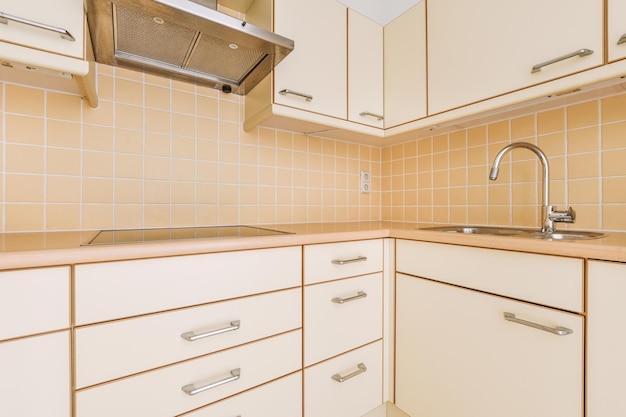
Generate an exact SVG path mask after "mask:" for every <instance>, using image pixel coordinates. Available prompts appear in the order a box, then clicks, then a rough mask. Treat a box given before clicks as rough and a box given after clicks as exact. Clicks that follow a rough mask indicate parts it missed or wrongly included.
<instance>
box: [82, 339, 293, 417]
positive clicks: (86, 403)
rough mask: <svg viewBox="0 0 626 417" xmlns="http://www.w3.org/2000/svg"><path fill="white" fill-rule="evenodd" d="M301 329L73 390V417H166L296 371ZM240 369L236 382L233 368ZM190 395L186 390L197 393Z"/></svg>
mask: <svg viewBox="0 0 626 417" xmlns="http://www.w3.org/2000/svg"><path fill="white" fill-rule="evenodd" d="M301 338H302V334H301V331H300V330H296V331H292V332H289V333H285V334H282V335H279V336H274V337H271V338H268V339H264V340H262V341H259V342H254V343H249V344H247V345H244V346H240V347H238V348H236V349H229V350H225V351H221V352H219V353H215V354H212V355H208V356H204V357H201V358H197V359H194V360H190V361H187V362H183V363H180V364H177V365H175V366H170V367H166V368H160V369H158V370H156V371H152V372H147V373H144V374H140V375H136V376H134V377H131V378H127V379H122V380H118V381H115V382H112V383H109V384H105V385H99V386H97V387H95V388H89V389H85V390H81V391H78V392H77V394H76V417H111V416H137V417H140V416H149V417H161V416H162V417H171V416H173V415H178V414H181V413H184V412H186V411H190V410H193V409H196V408H199V407H202V406H204V405H206V404H210V403H213V402H215V401H218V400H220V399H222V398H225V397H228V396H231V395H233V394H237V393H239V392H242V391H244V390H247V389H250V388H252V387H255V386H258V385H260V384H263V383H264V382H267V381H270V380H273V379H276V378H279V377H281V376H283V375H287V374H290V373H293V372H296V371H298V370H299V369H300V368H301V348H302V346H301ZM236 369H239V370H240V374H239V378H238V379H235V378H236V372H235V370H236ZM211 385H213V386H214V387H213V388H207V389H206V390H204V391H201V392H198V393H196V394H194V395H190V394H188V393H185V392H183V387H186V389H188V390H189V389H202V388H205V387H208V386H211Z"/></svg>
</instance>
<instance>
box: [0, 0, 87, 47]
mask: <svg viewBox="0 0 626 417" xmlns="http://www.w3.org/2000/svg"><path fill="white" fill-rule="evenodd" d="M0 11H1V12H2V13H5V15H6V16H5V20H4V22H2V24H0V40H3V41H5V42H9V43H12V44H17V45H21V46H27V47H30V48H34V49H39V50H43V51H49V52H54V53H56V54H59V55H66V56H69V57H74V58H83V53H84V45H83V42H84V33H83V31H84V26H83V25H84V16H83V0H48V1H42V0H36V1H35V0H32V1H3V2H2V10H0Z"/></svg>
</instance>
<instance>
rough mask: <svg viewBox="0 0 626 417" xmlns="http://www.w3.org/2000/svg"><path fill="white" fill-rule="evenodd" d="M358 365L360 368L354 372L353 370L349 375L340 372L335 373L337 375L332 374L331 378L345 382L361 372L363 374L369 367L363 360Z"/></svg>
mask: <svg viewBox="0 0 626 417" xmlns="http://www.w3.org/2000/svg"><path fill="white" fill-rule="evenodd" d="M356 367H357V368H359V369H357V370H356V371H354V372H352V373H350V374H348V375H345V376H341V375H339V374H335V375H333V376H331V378H332V379H334V380H335V381H337V382H345V381H347V380H348V379H350V378H354V377H355V376H357V375H359V374H362V373H363V372H365V371H367V367H366V366H365V364H364V363H362V362H361V363H360V364H358V365H357V366H356Z"/></svg>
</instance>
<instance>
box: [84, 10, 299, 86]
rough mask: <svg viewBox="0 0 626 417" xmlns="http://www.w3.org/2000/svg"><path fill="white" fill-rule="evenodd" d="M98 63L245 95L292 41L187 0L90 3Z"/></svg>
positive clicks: (274, 63) (286, 49)
mask: <svg viewBox="0 0 626 417" xmlns="http://www.w3.org/2000/svg"><path fill="white" fill-rule="evenodd" d="M87 16H88V20H89V27H90V30H91V35H92V38H93V40H94V52H95V55H96V61H97V62H101V63H104V64H108V65H114V66H122V67H128V68H134V69H140V70H143V71H146V72H149V73H155V74H158V75H165V76H170V77H172V78H176V79H182V80H186V81H195V82H197V83H198V84H202V85H208V86H210V87H212V88H217V89H221V90H222V91H224V92H233V93H235V94H241V95H244V94H246V93H247V92H248V91H250V90H251V89H252V88H253V87H254V86H255V85H256V84H258V82H259V81H261V80H262V79H263V78H264V77H265V76H266V75H267V74H268V73H269V72H270V71H271V70H272V68H273V67H274V66H275V65H276V64H278V62H280V61H281V60H282V59H283V58H284V57H285V56H287V54H288V53H289V52H291V51H292V50H293V41H291V40H289V39H286V38H284V37H282V36H279V35H276V34H274V33H272V32H268V31H265V30H263V29H261V28H259V27H256V26H253V25H251V24H248V23H246V22H243V21H241V20H238V19H235V18H232V17H230V16H228V15H225V14H223V13H220V12H218V11H216V10H213V9H210V8H208V7H205V6H202V5H200V4H197V3H195V2H191V1H188V0H156V1H154V0H89V5H88V14H87Z"/></svg>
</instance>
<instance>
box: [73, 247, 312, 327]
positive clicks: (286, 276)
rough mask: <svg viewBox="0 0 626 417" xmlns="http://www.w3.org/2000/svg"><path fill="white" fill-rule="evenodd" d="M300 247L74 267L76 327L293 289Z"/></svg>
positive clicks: (297, 280)
mask: <svg viewBox="0 0 626 417" xmlns="http://www.w3.org/2000/svg"><path fill="white" fill-rule="evenodd" d="M301 281H302V250H301V247H300V246H293V247H286V248H274V249H259V250H249V251H239V252H224V253H214V254H203V255H188V256H177V257H170V258H156V259H143V260H132V261H121V262H109V263H98V264H87V265H77V266H76V269H75V294H76V296H75V297H76V301H75V305H76V312H75V314H76V324H77V325H83V324H88V323H97V322H101V321H106V320H113V319H116V318H122V317H130V316H135V315H140V314H147V313H153V312H157V311H163V310H168V309H174V308H180V307H187V306H192V305H199V304H205V303H209V302H212V301H219V300H224V299H229V298H235V297H241V296H246V295H251V294H258V293H262V292H268V291H274V290H281V289H285V288H293V287H297V286H300V285H301Z"/></svg>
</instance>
